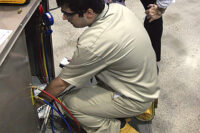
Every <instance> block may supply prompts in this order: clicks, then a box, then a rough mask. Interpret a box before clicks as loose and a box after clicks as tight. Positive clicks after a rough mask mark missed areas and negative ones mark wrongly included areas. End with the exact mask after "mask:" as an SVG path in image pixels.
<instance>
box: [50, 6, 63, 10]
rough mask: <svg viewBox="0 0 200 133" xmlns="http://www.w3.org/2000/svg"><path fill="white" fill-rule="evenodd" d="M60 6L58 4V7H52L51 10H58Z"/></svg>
mask: <svg viewBox="0 0 200 133" xmlns="http://www.w3.org/2000/svg"><path fill="white" fill-rule="evenodd" d="M58 8H60V7H59V6H58V7H55V8H51V9H49V11H53V10H56V9H58Z"/></svg>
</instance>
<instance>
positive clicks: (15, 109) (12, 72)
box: [0, 32, 39, 133]
mask: <svg viewBox="0 0 200 133" xmlns="http://www.w3.org/2000/svg"><path fill="white" fill-rule="evenodd" d="M25 42H26V40H25V34H24V32H22V33H21V35H20V37H19V38H18V39H17V41H16V43H15V45H14V46H13V47H12V49H11V51H10V52H9V54H8V55H7V57H6V59H5V61H4V62H3V64H2V65H1V67H0V119H1V120H0V133H37V132H38V131H39V130H38V129H39V127H38V126H39V125H38V120H37V114H36V112H35V111H34V108H33V106H32V103H31V98H30V88H28V87H29V85H30V83H31V73H30V67H29V60H28V54H27V49H26V43H25Z"/></svg>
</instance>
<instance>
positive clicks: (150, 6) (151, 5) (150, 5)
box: [147, 4, 155, 8]
mask: <svg viewBox="0 0 200 133" xmlns="http://www.w3.org/2000/svg"><path fill="white" fill-rule="evenodd" d="M154 6H155V4H149V5H148V6H147V7H148V8H152V7H154Z"/></svg>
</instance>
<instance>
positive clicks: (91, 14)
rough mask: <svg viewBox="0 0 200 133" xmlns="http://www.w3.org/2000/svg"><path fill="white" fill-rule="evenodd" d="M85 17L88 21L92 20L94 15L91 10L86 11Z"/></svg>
mask: <svg viewBox="0 0 200 133" xmlns="http://www.w3.org/2000/svg"><path fill="white" fill-rule="evenodd" d="M84 15H85V17H87V18H88V19H91V18H94V17H95V16H96V13H95V12H94V11H93V10H92V9H91V8H89V9H87V11H86V12H85V13H84Z"/></svg>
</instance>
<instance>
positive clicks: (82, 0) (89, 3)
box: [56, 0, 105, 16]
mask: <svg viewBox="0 0 200 133" xmlns="http://www.w3.org/2000/svg"><path fill="white" fill-rule="evenodd" d="M56 2H57V5H58V6H59V7H61V6H65V5H66V6H68V7H69V8H70V9H71V10H72V11H73V12H76V13H78V14H79V15H80V16H83V13H85V12H86V11H87V10H88V9H89V8H91V9H92V10H93V11H94V12H95V13H97V14H100V13H101V12H102V11H103V9H104V7H105V1H104V0H56Z"/></svg>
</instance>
